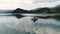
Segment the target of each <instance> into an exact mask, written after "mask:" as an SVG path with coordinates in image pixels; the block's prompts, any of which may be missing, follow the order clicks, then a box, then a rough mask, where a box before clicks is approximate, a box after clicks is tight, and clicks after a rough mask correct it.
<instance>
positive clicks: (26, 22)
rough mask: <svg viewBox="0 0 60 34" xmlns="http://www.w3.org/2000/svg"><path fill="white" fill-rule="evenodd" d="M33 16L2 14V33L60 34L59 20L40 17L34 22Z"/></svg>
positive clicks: (0, 27)
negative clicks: (17, 16)
mask: <svg viewBox="0 0 60 34" xmlns="http://www.w3.org/2000/svg"><path fill="white" fill-rule="evenodd" d="M31 18H32V17H30V16H28V17H23V18H20V19H17V18H16V17H14V16H0V34H60V21H59V20H56V19H52V18H50V19H42V18H38V21H36V22H35V23H34V22H33V21H31Z"/></svg>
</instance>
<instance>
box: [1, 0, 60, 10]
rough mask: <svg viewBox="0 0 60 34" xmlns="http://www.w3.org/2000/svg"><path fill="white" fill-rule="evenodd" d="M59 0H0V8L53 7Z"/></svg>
mask: <svg viewBox="0 0 60 34" xmlns="http://www.w3.org/2000/svg"><path fill="white" fill-rule="evenodd" d="M59 4H60V0H0V9H16V8H23V9H28V10H30V9H35V8H38V7H40V8H41V7H54V6H56V5H59Z"/></svg>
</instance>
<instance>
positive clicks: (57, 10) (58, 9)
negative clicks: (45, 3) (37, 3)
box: [0, 5, 60, 14]
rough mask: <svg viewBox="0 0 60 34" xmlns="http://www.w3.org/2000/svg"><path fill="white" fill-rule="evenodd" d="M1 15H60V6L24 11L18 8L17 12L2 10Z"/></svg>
mask: <svg viewBox="0 0 60 34" xmlns="http://www.w3.org/2000/svg"><path fill="white" fill-rule="evenodd" d="M0 13H43V14H49V13H55V14H56V13H60V5H57V6H55V7H51V8H49V7H44V8H36V9H32V10H24V9H21V8H17V9H15V10H0Z"/></svg>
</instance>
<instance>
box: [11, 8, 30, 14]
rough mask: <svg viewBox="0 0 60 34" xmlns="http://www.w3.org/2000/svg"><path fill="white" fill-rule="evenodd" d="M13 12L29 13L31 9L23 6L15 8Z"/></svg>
mask: <svg viewBox="0 0 60 34" xmlns="http://www.w3.org/2000/svg"><path fill="white" fill-rule="evenodd" d="M12 13H29V11H28V10H24V9H21V8H17V9H16V10H13V12H12Z"/></svg>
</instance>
